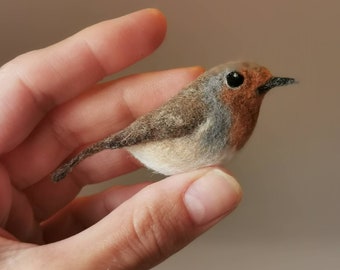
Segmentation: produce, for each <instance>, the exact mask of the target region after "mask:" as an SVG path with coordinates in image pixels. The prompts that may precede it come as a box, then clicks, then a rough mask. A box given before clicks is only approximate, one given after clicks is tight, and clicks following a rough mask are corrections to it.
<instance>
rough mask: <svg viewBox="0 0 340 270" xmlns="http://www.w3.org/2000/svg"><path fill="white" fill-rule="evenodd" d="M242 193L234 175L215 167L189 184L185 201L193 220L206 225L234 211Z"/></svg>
mask: <svg viewBox="0 0 340 270" xmlns="http://www.w3.org/2000/svg"><path fill="white" fill-rule="evenodd" d="M241 194H242V191H241V187H240V185H239V184H238V183H237V182H236V180H235V179H234V178H233V177H231V176H230V175H228V174H226V173H224V172H223V171H221V170H218V169H213V170H211V171H208V172H207V173H206V174H204V175H203V176H202V177H200V178H199V179H198V180H196V181H195V182H193V183H192V184H191V185H190V186H189V188H188V189H187V191H186V193H185V195H184V203H185V205H186V207H187V210H188V212H189V215H190V216H191V218H192V220H193V221H194V222H195V223H196V224H197V225H206V224H208V223H210V222H212V221H214V220H217V219H219V218H221V217H223V216H224V215H226V214H227V213H229V212H230V211H232V210H233V209H234V208H235V207H236V206H237V204H238V203H239V201H240V199H241V196H242V195H241Z"/></svg>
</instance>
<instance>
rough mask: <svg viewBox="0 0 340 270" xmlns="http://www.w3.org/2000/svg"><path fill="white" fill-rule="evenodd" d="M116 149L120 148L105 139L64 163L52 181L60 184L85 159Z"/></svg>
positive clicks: (52, 177) (56, 171)
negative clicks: (103, 151)
mask: <svg viewBox="0 0 340 270" xmlns="http://www.w3.org/2000/svg"><path fill="white" fill-rule="evenodd" d="M114 148H118V147H113V145H112V143H110V142H109V140H107V139H104V140H102V141H99V142H97V143H95V144H93V145H91V146H90V147H88V148H86V149H84V150H83V151H81V152H80V153H79V154H78V155H76V156H75V157H74V158H72V159H71V160H70V161H68V162H66V163H64V164H63V165H61V166H60V167H59V168H57V169H56V170H55V171H54V172H53V173H52V175H51V179H52V181H53V182H59V181H60V180H62V179H63V178H65V177H66V175H68V174H69V173H70V172H71V171H72V169H73V168H74V167H75V166H76V165H78V164H79V163H80V162H81V161H82V160H84V159H85V158H87V157H89V156H92V155H93V154H96V153H98V152H100V151H102V150H105V149H114Z"/></svg>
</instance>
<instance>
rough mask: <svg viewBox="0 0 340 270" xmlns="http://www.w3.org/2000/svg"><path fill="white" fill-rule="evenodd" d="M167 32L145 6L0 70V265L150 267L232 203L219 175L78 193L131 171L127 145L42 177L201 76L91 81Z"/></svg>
mask: <svg viewBox="0 0 340 270" xmlns="http://www.w3.org/2000/svg"><path fill="white" fill-rule="evenodd" d="M165 31H166V22H165V18H164V16H163V15H162V14H161V13H160V12H159V11H157V10H151V9H148V10H142V11H139V12H135V13H132V14H129V15H127V16H124V17H121V18H117V19H114V20H110V21H106V22H102V23H99V24H97V25H94V26H92V27H89V28H87V29H85V30H83V31H81V32H79V33H77V34H75V35H74V36H72V37H70V38H68V39H66V40H64V41H62V42H59V43H57V44H55V45H53V46H50V47H48V48H45V49H41V50H37V51H33V52H30V53H27V54H24V55H21V56H19V57H17V58H16V59H14V60H12V61H11V62H9V63H8V64H6V65H4V66H3V67H1V69H0V85H1V89H0V126H1V129H0V206H1V207H0V225H1V229H0V268H1V269H149V268H150V267H152V266H154V265H156V264H158V263H160V262H161V261H163V260H164V259H166V258H167V257H169V256H171V255H172V254H173V253H175V252H176V251H178V250H179V249H181V248H183V247H184V246H185V245H187V244H188V243H189V242H191V241H192V240H194V239H195V238H196V237H197V236H199V235H200V234H202V233H204V232H205V231H206V230H208V229H209V228H210V227H212V226H213V225H214V224H216V223H217V222H218V221H220V220H221V219H222V218H223V217H225V216H226V215H227V214H229V213H230V212H231V211H232V210H233V209H234V208H235V207H236V206H237V204H238V202H239V201H240V199H241V189H240V187H239V185H238V184H237V182H236V181H235V180H234V179H233V178H232V177H231V176H230V175H228V174H227V173H226V172H225V171H224V170H222V169H221V168H204V169H200V170H197V171H193V172H189V173H185V174H180V175H175V176H172V177H168V178H165V179H164V180H162V181H159V182H157V183H150V182H143V181H142V179H141V181H140V182H141V183H140V184H136V185H132V186H114V187H112V188H110V189H108V190H106V191H104V192H102V193H99V194H96V195H93V196H91V197H87V198H76V195H77V194H78V193H79V191H80V190H81V188H82V187H83V186H85V185H87V184H92V183H99V182H102V181H105V180H107V179H110V178H114V177H117V176H119V175H122V174H125V173H128V172H131V171H133V170H136V169H137V168H139V166H140V165H139V164H138V163H137V162H136V161H135V160H134V159H132V158H131V157H129V155H128V153H127V152H126V151H124V150H115V151H104V152H102V153H100V154H97V155H95V156H93V158H90V159H88V160H86V161H84V162H83V163H82V164H80V165H79V166H78V168H77V170H76V171H74V172H73V173H72V175H70V176H69V177H68V179H67V180H66V179H65V181H62V182H60V183H58V184H55V183H52V182H51V181H50V173H51V172H52V171H53V170H54V169H55V168H56V167H57V166H58V165H59V164H60V163H61V162H62V161H63V160H65V159H67V158H68V156H70V155H71V154H72V152H74V151H77V150H78V149H79V147H81V146H84V145H86V144H89V143H91V142H94V141H98V140H99V139H101V138H103V137H104V136H106V135H108V134H111V133H114V132H116V131H118V130H120V129H122V128H124V127H125V126H127V125H128V124H129V123H131V122H132V121H133V120H134V119H135V118H136V117H138V116H140V115H143V114H145V113H146V112H148V111H150V110H152V109H154V108H156V107H158V106H160V105H161V104H162V103H164V102H165V101H166V100H168V99H169V98H170V97H172V96H173V95H175V94H176V93H177V92H178V91H179V90H180V89H181V88H182V87H183V86H185V85H186V84H187V83H189V82H190V81H192V80H193V79H194V78H196V77H197V76H198V75H199V74H200V73H201V72H202V69H201V68H199V67H192V68H179V69H173V70H166V71H159V72H151V73H146V74H138V75H134V76H129V77H125V78H121V79H118V80H115V81H111V82H108V83H104V84H99V83H98V82H99V81H100V80H101V79H102V78H103V77H105V76H107V75H110V74H114V73H115V72H118V71H119V70H122V69H124V68H125V67H127V66H129V65H131V64H133V63H134V62H136V61H138V60H140V59H141V58H143V57H145V56H147V55H148V54H150V53H152V52H153V51H154V50H155V49H156V48H157V47H158V46H159V45H160V43H161V42H162V40H163V38H164V35H165ZM226 240H227V239H226ZM226 244H227V241H226Z"/></svg>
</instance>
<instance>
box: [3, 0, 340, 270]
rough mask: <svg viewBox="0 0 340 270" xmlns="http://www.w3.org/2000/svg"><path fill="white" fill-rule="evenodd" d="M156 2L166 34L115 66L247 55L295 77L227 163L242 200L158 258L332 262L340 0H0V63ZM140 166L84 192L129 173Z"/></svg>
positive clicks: (224, 263) (339, 237)
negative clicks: (146, 52)
mask: <svg viewBox="0 0 340 270" xmlns="http://www.w3.org/2000/svg"><path fill="white" fill-rule="evenodd" d="M146 7H156V8H159V9H161V10H162V11H163V12H164V13H165V15H166V16H167V18H168V34H167V37H166V40H165V41H164V44H163V45H162V46H161V48H160V49H158V50H157V52H156V53H155V54H153V55H152V56H150V57H149V58H147V59H145V60H143V61H141V62H139V63H138V64H136V65H134V66H132V67H131V68H129V69H127V70H125V71H124V72H123V73H121V74H120V75H123V74H130V73H136V72H143V71H150V70H158V69H167V68H174V67H179V66H191V65H203V66H205V67H207V68H209V67H212V66H214V65H216V64H219V63H222V62H225V61H229V60H239V59H247V60H253V61H256V62H258V63H261V64H263V65H265V66H267V67H269V68H270V69H271V70H272V71H273V73H274V74H275V75H278V76H279V75H282V76H290V77H295V78H297V79H298V81H299V82H300V83H299V84H298V85H294V86H291V87H286V88H277V89H275V90H273V91H272V92H270V93H269V94H268V95H267V97H266V99H265V101H264V104H263V106H262V111H261V114H260V118H259V122H258V125H257V127H256V130H255V132H254V134H253V136H252V138H251V140H250V141H249V142H248V144H247V145H246V147H245V148H244V149H243V150H242V152H241V153H240V154H239V155H238V156H237V157H236V158H235V159H234V160H233V161H232V162H231V163H229V164H227V165H226V167H227V168H228V169H229V170H231V171H232V172H233V173H234V175H235V176H236V177H237V179H239V181H240V182H241V185H242V186H243V189H244V199H243V201H242V203H241V205H240V207H239V208H238V209H237V210H236V211H235V212H234V213H233V214H232V215H231V216H229V217H228V218H226V219H225V220H223V221H222V222H221V223H220V224H218V225H217V226H216V227H214V228H213V229H212V230H210V231H209V232H208V233H206V234H205V235H204V236H202V237H200V238H199V239H198V240H197V241H195V242H194V243H192V244H191V245H189V246H188V247H186V248H185V249H184V250H182V251H180V252H179V253H178V254H176V255H175V256H173V257H172V258H170V259H169V260H167V261H166V262H164V263H163V264H161V265H159V266H157V267H155V268H154V269H157V270H166V269H197V270H200V269H234V270H238V269H261V270H265V269H276V270H280V269H309V270H311V269H318V270H319V269H328V270H329V269H340V196H339V194H340V172H339V169H340V142H339V139H340V124H339V116H340V106H339V104H338V103H339V101H340V89H339V63H340V61H339V60H340V52H339V49H340V35H339V25H340V2H337V1H334V0H333V1H332V0H324V1H313V0H308V1H307V0H304V1H303V0H301V1H296V0H295V1H292V0H287V1H272V0H257V1H231V0H209V1H202V0H186V1H152V0H144V1H137V0H130V1H124V0H116V1H107V0H97V1H90V0H59V1H43V0H35V1H24V0H21V1H20V0H2V1H1V5H0V31H1V38H0V39H1V53H0V65H2V64H4V63H5V62H6V61H8V60H10V59H11V58H13V57H15V56H16V55H18V54H21V53H24V52H26V51H29V50H33V49H37V48H41V47H45V46H47V45H50V44H52V43H54V42H57V41H59V40H61V39H64V38H66V37H67V36H69V35H71V34H73V33H75V32H77V31H78V30H81V29H82V28H84V27H86V26H89V25H91V24H94V23H96V22H99V21H102V20H105V19H110V18H114V17H118V16H121V15H124V14H126V13H129V12H132V11H135V10H138V9H141V8H146ZM136 176H138V178H139V179H150V178H153V179H155V175H153V174H152V173H151V172H149V171H146V170H140V171H138V172H136V173H133V174H130V175H128V176H125V177H122V178H119V179H114V180H113V181H110V182H109V183H104V184H103V185H99V186H95V187H89V188H86V189H85V190H84V192H83V194H89V193H92V192H96V191H98V190H101V189H104V188H105V187H106V186H109V185H113V184H116V183H131V181H132V180H131V179H133V178H134V177H136Z"/></svg>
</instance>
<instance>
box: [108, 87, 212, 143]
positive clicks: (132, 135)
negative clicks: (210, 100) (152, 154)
mask: <svg viewBox="0 0 340 270" xmlns="http://www.w3.org/2000/svg"><path fill="white" fill-rule="evenodd" d="M206 110H207V108H206V107H205V106H204V104H203V102H202V99H201V98H200V97H199V95H198V93H197V92H196V93H195V94H194V95H193V94H192V93H191V94H190V93H188V92H184V93H183V92H182V93H181V94H179V95H177V96H176V97H175V98H173V99H171V100H170V101H169V102H168V103H166V104H165V105H163V106H162V107H160V108H159V109H157V110H155V111H152V112H150V113H149V114H146V115H144V116H142V117H140V118H138V119H137V120H136V121H135V122H133V123H132V124H131V125H130V126H128V127H127V128H125V129H124V130H122V131H121V132H119V133H117V134H115V135H113V136H112V137H111V138H110V139H111V148H119V147H125V146H131V145H135V144H138V143H145V142H150V141H157V140H164V139H170V138H178V137H181V136H185V135H188V134H191V133H192V132H193V131H194V130H195V128H196V127H197V126H198V125H200V124H201V123H202V122H203V121H204V118H205V113H206Z"/></svg>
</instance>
